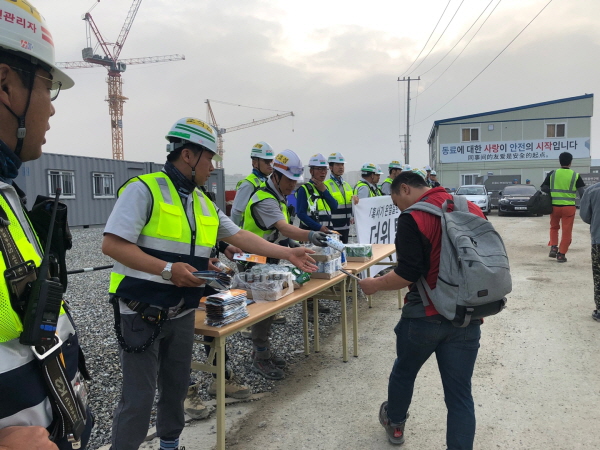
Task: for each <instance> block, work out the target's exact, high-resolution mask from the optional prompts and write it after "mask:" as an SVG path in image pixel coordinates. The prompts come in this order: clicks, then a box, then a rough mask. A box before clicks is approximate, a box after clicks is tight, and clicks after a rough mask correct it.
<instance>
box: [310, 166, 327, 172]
mask: <svg viewBox="0 0 600 450" xmlns="http://www.w3.org/2000/svg"><path fill="white" fill-rule="evenodd" d="M311 169H314V170H319V171H321V172H327V170H329V168H328V167H323V166H313V167H311Z"/></svg>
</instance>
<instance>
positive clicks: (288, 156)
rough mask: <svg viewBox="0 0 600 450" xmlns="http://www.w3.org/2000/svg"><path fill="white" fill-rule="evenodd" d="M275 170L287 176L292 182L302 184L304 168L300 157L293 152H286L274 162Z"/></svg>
mask: <svg viewBox="0 0 600 450" xmlns="http://www.w3.org/2000/svg"><path fill="white" fill-rule="evenodd" d="M273 170H276V171H277V172H279V173H281V174H283V175H285V176H286V177H287V178H289V179H290V180H295V181H299V182H302V181H304V177H303V176H302V174H303V173H304V166H303V165H302V161H300V158H299V157H298V155H296V153H295V152H293V151H292V150H284V151H282V152H281V153H279V154H278V155H277V156H276V157H275V160H274V161H273Z"/></svg>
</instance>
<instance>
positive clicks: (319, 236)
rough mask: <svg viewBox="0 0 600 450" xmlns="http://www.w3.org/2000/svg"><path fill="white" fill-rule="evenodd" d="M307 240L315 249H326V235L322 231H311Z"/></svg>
mask: <svg viewBox="0 0 600 450" xmlns="http://www.w3.org/2000/svg"><path fill="white" fill-rule="evenodd" d="M308 240H309V241H310V243H311V244H313V245H316V246H317V247H327V235H326V234H325V233H323V232H322V231H311V232H310V233H308Z"/></svg>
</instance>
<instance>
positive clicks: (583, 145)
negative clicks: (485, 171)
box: [440, 137, 590, 163]
mask: <svg viewBox="0 0 600 450" xmlns="http://www.w3.org/2000/svg"><path fill="white" fill-rule="evenodd" d="M562 152H569V153H571V154H572V155H573V158H589V157H590V138H589V137H583V138H567V139H556V138H547V139H531V140H522V141H497V142H461V143H458V144H440V162H442V163H461V162H484V161H515V160H519V161H525V160H530V161H531V160H534V161H535V160H538V161H544V160H558V155H560V154H561V153H562Z"/></svg>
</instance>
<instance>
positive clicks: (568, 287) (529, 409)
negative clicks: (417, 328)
mask: <svg viewBox="0 0 600 450" xmlns="http://www.w3.org/2000/svg"><path fill="white" fill-rule="evenodd" d="M490 219H491V220H492V222H493V223H494V225H495V226H496V228H497V230H498V231H499V232H500V233H501V234H502V236H503V237H504V240H505V243H506V245H507V248H508V251H509V256H510V261H511V268H512V276H513V292H512V294H511V295H510V296H509V303H508V309H507V310H505V311H503V312H502V313H501V314H499V315H497V316H495V317H491V318H489V319H488V320H486V323H485V324H484V325H483V326H482V340H481V349H480V353H479V358H478V361H477V364H476V367H475V375H474V378H473V391H474V397H475V405H476V413H477V435H476V438H475V448H476V449H482V450H488V449H511V450H514V449H539V450H542V449H543V450H551V449H597V448H600V443H599V441H598V439H599V437H598V432H597V431H598V424H599V423H600V408H599V406H600V383H599V380H600V352H599V351H598V342H600V323H598V322H595V321H593V320H592V318H591V316H590V315H591V312H592V310H593V300H592V278H591V277H592V275H591V269H590V254H589V253H590V240H589V229H588V226H587V225H586V224H584V223H583V222H582V221H581V220H580V219H579V218H578V217H577V220H576V223H575V227H574V234H573V244H572V246H571V249H570V250H569V253H568V254H567V257H568V259H569V261H568V262H567V263H565V264H559V263H557V262H556V261H554V260H551V259H550V258H548V248H547V247H546V244H547V241H548V222H549V220H548V217H540V218H537V217H497V215H496V214H495V213H494V214H493V215H492V216H490ZM399 317H400V311H399V310H398V309H397V306H396V297H395V293H384V294H378V295H377V296H375V297H374V304H373V308H372V309H368V308H367V306H366V302H361V306H360V322H359V329H360V330H359V331H360V356H359V357H358V358H352V359H351V360H350V361H349V362H348V363H346V364H345V363H343V362H342V361H341V358H340V354H341V344H340V334H341V333H339V330H338V332H337V333H332V335H331V336H330V338H329V339H328V340H327V341H326V342H324V343H323V344H324V345H322V352H321V353H319V354H312V355H311V356H310V357H309V358H307V359H306V360H305V361H303V362H300V363H298V364H296V365H295V366H294V367H293V369H292V371H291V373H289V374H288V376H287V378H286V379H285V380H284V381H282V382H281V383H279V386H278V390H277V392H275V393H274V395H272V396H271V397H268V398H265V399H262V400H260V401H258V402H255V403H252V404H249V405H247V406H245V408H246V407H247V408H249V410H246V409H244V412H243V413H242V412H241V411H240V415H242V414H243V417H244V418H243V419H242V420H241V426H240V429H239V431H237V432H229V433H228V448H234V449H235V448H239V449H244V450H275V449H286V450H287V449H307V450H308V449H310V450H318V449H323V450H334V449H336V450H337V449H374V450H375V449H388V448H391V445H390V444H388V442H387V439H386V436H385V432H384V430H383V428H382V427H381V426H380V425H379V422H378V420H377V413H378V409H379V405H380V404H381V402H382V401H383V400H385V398H386V395H387V378H388V376H389V372H390V369H391V367H392V364H393V361H394V345H395V342H394V334H393V328H394V326H395V324H396V322H397V321H398V319H399ZM246 411H247V412H246ZM410 412H411V417H410V419H409V421H408V423H407V427H406V443H405V444H404V446H403V447H402V448H403V449H405V450H429V449H440V450H441V449H445V445H444V444H445V428H446V425H445V415H446V409H445V405H444V400H443V395H442V386H441V382H440V379H439V373H438V371H437V365H436V362H435V358H433V359H431V360H430V361H428V362H427V364H426V365H425V367H424V368H423V369H422V371H421V373H420V375H419V377H418V378H417V383H416V386H415V393H414V397H413V404H412V405H411V410H410ZM230 413H233V411H231V412H230ZM207 441H208V442H211V443H212V442H214V434H211V435H208V436H207V435H206V428H205V427H201V428H197V429H196V431H194V428H191V429H190V428H186V430H185V431H184V438H183V439H182V443H183V444H185V445H186V448H190V449H195V448H201V447H202V448H204V447H205V446H206V445H207ZM201 443H202V444H201Z"/></svg>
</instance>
